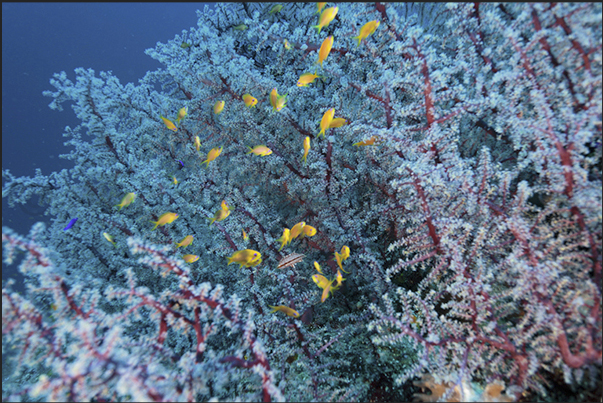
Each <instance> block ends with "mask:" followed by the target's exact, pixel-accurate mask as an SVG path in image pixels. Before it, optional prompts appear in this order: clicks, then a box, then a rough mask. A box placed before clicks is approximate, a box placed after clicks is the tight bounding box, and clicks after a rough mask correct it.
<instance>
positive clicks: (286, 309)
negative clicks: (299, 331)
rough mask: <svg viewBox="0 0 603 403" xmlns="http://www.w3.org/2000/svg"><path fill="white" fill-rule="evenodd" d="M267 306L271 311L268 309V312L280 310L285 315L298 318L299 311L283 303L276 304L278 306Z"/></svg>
mask: <svg viewBox="0 0 603 403" xmlns="http://www.w3.org/2000/svg"><path fill="white" fill-rule="evenodd" d="M268 306H269V307H270V308H272V311H270V313H272V312H277V311H281V312H282V313H284V314H286V315H287V316H291V317H292V318H299V312H297V311H296V310H295V309H293V308H289V307H288V306H285V305H278V306H272V305H268Z"/></svg>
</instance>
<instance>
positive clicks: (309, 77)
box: [297, 73, 324, 87]
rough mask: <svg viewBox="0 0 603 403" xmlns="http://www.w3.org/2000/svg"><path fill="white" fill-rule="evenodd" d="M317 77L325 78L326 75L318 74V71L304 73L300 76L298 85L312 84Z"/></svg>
mask: <svg viewBox="0 0 603 403" xmlns="http://www.w3.org/2000/svg"><path fill="white" fill-rule="evenodd" d="M317 78H324V77H322V76H318V75H316V73H314V74H312V73H304V74H302V75H301V76H299V80H297V86H298V87H307V86H308V84H312V83H313V82H314V80H316V79H317Z"/></svg>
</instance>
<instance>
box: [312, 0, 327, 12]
mask: <svg viewBox="0 0 603 403" xmlns="http://www.w3.org/2000/svg"><path fill="white" fill-rule="evenodd" d="M326 5H327V3H326V2H324V3H316V8H317V9H318V10H317V11H316V12H315V13H314V14H320V12H321V11H322V9H323V8H325V6H326Z"/></svg>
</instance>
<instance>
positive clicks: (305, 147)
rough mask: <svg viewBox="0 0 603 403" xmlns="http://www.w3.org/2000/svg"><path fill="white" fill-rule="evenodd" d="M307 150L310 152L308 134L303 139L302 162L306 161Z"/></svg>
mask: <svg viewBox="0 0 603 403" xmlns="http://www.w3.org/2000/svg"><path fill="white" fill-rule="evenodd" d="M309 152H310V136H306V138H305V139H304V156H303V157H302V160H303V161H304V163H307V162H308V161H307V160H306V158H307V157H308V153H309Z"/></svg>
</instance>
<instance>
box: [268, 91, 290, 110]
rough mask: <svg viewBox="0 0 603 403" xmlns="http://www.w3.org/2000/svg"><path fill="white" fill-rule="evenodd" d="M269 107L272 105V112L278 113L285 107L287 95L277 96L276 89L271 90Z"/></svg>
mask: <svg viewBox="0 0 603 403" xmlns="http://www.w3.org/2000/svg"><path fill="white" fill-rule="evenodd" d="M270 105H272V111H273V112H274V111H277V112H280V110H281V109H283V108H284V107H285V106H287V95H279V94H278V92H277V91H276V88H273V89H272V91H271V92H270Z"/></svg>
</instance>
